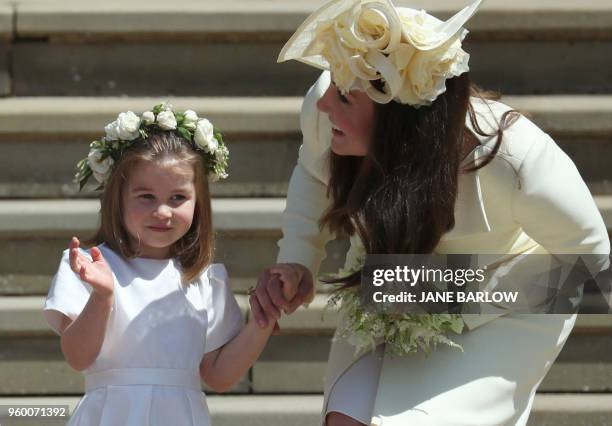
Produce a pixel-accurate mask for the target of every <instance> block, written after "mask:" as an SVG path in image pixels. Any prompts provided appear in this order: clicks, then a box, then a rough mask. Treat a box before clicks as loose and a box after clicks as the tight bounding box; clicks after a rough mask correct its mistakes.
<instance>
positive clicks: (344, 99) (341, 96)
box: [338, 90, 349, 104]
mask: <svg viewBox="0 0 612 426" xmlns="http://www.w3.org/2000/svg"><path fill="white" fill-rule="evenodd" d="M338 98H339V99H340V102H342V103H343V104H348V103H349V100H348V99H347V98H346V96H344V95H343V94H342V92H340V90H338Z"/></svg>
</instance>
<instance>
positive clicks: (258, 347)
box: [200, 319, 276, 392]
mask: <svg viewBox="0 0 612 426" xmlns="http://www.w3.org/2000/svg"><path fill="white" fill-rule="evenodd" d="M275 324H276V322H274V321H270V322H269V323H268V326H267V327H266V328H261V327H260V326H259V325H257V323H256V322H255V321H254V319H251V321H249V323H248V324H247V325H246V327H244V328H243V329H242V331H241V332H240V333H239V334H238V335H237V336H236V337H234V338H233V339H232V340H230V341H229V342H228V343H226V344H225V345H223V346H221V347H220V348H219V349H217V350H214V351H212V352H209V353H207V354H205V355H204V357H203V358H202V362H201V363H200V377H202V380H204V382H205V383H206V384H207V385H208V386H210V387H211V388H212V389H213V390H214V391H215V392H226V391H228V390H229V389H230V388H231V387H232V386H234V384H236V383H237V382H238V380H240V378H241V377H242V376H243V375H244V373H246V372H247V370H248V369H249V368H251V366H252V365H253V364H254V363H255V361H256V360H257V358H258V357H259V355H260V354H261V352H262V351H263V348H264V347H265V346H266V343H267V342H268V338H269V337H270V334H272V330H273V329H274V325H275Z"/></svg>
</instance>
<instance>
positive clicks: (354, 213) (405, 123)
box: [319, 73, 518, 286]
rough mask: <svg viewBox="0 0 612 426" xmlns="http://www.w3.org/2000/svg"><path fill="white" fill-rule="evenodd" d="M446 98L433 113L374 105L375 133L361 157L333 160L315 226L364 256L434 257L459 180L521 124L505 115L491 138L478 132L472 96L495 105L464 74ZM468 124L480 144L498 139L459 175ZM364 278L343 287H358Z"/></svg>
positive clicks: (450, 223) (450, 219)
mask: <svg viewBox="0 0 612 426" xmlns="http://www.w3.org/2000/svg"><path fill="white" fill-rule="evenodd" d="M446 88H447V90H446V92H445V93H444V94H442V95H440V96H439V97H438V98H437V99H436V100H435V101H434V102H433V103H432V104H431V105H430V106H426V107H420V108H414V107H411V106H409V105H402V104H399V103H397V102H390V103H388V104H377V105H376V113H375V114H376V117H375V118H376V127H375V129H374V137H373V141H372V143H371V145H370V147H369V150H368V153H367V154H366V156H365V157H351V156H340V155H336V154H334V153H333V152H331V154H330V172H331V174H330V176H331V177H330V181H329V186H328V197H330V198H331V200H332V203H331V206H330V207H329V208H328V210H327V211H325V212H324V214H323V215H322V217H321V219H320V221H319V225H320V227H321V228H323V227H328V228H329V230H330V231H331V232H333V233H335V234H337V235H352V234H354V233H355V232H357V234H358V235H359V237H360V239H361V241H362V243H363V245H364V247H365V250H366V253H368V254H392V253H410V254H427V253H432V252H433V250H434V249H435V247H436V246H437V245H438V243H439V241H440V238H441V237H442V235H444V234H445V233H446V232H448V231H450V230H451V229H452V228H453V227H454V225H455V215H454V210H455V202H456V199H457V190H458V179H459V173H469V172H472V171H475V170H477V169H479V168H481V167H484V166H486V165H487V164H488V163H489V162H490V161H491V160H492V159H493V158H494V157H495V155H496V153H497V152H498V150H499V146H500V144H501V142H502V137H503V132H504V130H505V129H506V128H508V127H509V126H510V125H511V124H512V123H513V122H514V121H515V120H516V118H517V117H518V113H517V112H516V111H514V110H512V111H508V112H506V113H505V114H504V115H503V116H502V117H501V119H500V122H499V123H498V128H497V130H496V131H495V132H494V133H486V132H485V131H484V130H483V129H482V128H481V126H480V125H479V124H478V120H477V117H476V112H475V111H474V108H473V106H472V104H471V102H470V96H474V97H477V98H480V99H481V100H485V99H496V98H499V96H497V95H496V94H494V93H491V92H484V91H482V90H480V89H479V88H478V87H476V86H473V85H472V84H471V83H470V79H469V75H468V73H465V74H463V75H461V76H459V77H455V78H452V79H449V80H447V82H446ZM468 116H469V119H470V121H471V124H472V127H473V129H474V131H475V132H476V133H477V134H478V135H480V136H487V137H493V136H497V140H496V143H495V145H494V147H493V149H492V152H491V154H489V155H488V156H487V157H486V158H485V159H484V161H480V162H479V164H478V165H476V164H472V165H470V166H469V167H466V168H465V169H463V170H460V165H461V160H462V159H461V154H462V152H463V147H464V145H466V144H467V140H468V138H472V139H473V138H474V136H473V135H471V132H470V130H469V129H468V128H467V126H466V124H465V123H466V117H468ZM360 277H361V271H357V272H355V273H354V274H353V275H351V276H350V277H348V278H344V279H342V280H326V282H332V283H333V282H335V283H337V282H344V283H345V286H352V285H356V284H359V281H360Z"/></svg>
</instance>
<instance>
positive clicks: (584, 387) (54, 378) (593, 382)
mask: <svg viewBox="0 0 612 426" xmlns="http://www.w3.org/2000/svg"><path fill="white" fill-rule="evenodd" d="M236 298H237V300H238V303H239V305H240V306H241V308H242V310H243V313H244V316H245V318H248V317H249V316H250V313H249V309H248V300H247V296H245V295H236ZM327 300H328V296H326V295H322V294H320V295H317V296H316V297H315V300H314V301H313V303H312V304H311V305H310V307H309V308H308V309H305V308H300V309H298V311H296V312H295V313H294V314H293V315H290V316H284V317H283V318H282V319H281V321H280V326H281V334H280V335H278V336H272V338H271V340H270V342H269V343H268V345H267V347H266V348H265V350H264V352H263V354H262V355H261V357H260V359H259V360H258V361H257V362H256V364H255V365H254V366H253V367H252V368H251V370H250V372H249V374H248V375H247V377H245V378H244V379H243V380H242V381H241V382H240V383H239V384H238V385H237V386H236V387H235V388H234V389H233V390H232V392H235V393H244V392H255V393H312V392H322V379H323V376H324V374H325V366H326V362H327V357H328V353H329V347H330V344H331V336H332V334H333V331H334V329H335V325H336V321H337V314H336V311H335V310H333V309H331V308H328V307H327ZM43 304H44V298H43V297H0V360H2V363H0V376H1V377H4V378H5V379H6V380H4V381H3V382H2V383H1V384H0V394H2V395H9V394H23V395H28V394H55V395H57V394H68V393H79V392H81V391H82V389H83V379H82V376H81V374H80V373H78V372H76V371H73V370H72V369H70V367H69V366H68V365H67V364H66V363H65V362H64V361H63V358H62V355H61V351H60V349H59V340H58V338H57V337H56V335H55V334H54V333H53V332H52V331H51V330H50V329H49V327H48V326H47V324H46V322H45V321H44V318H43V316H42V306H43ZM611 336H612V316H610V315H579V316H578V320H577V323H576V327H575V328H574V330H573V332H572V335H571V336H570V338H569V340H568V342H567V344H566V346H565V347H564V349H563V351H562V352H561V354H560V355H559V358H558V359H557V361H556V362H555V364H554V365H553V366H552V368H551V370H550V372H549V374H548V375H547V377H546V378H545V379H544V382H543V383H542V386H541V388H540V390H542V391H547V392H551V391H552V392H610V391H612V358H611V357H610V355H609V354H610V353H611V352H612V339H610V337H611Z"/></svg>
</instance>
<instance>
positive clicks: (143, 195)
mask: <svg viewBox="0 0 612 426" xmlns="http://www.w3.org/2000/svg"><path fill="white" fill-rule="evenodd" d="M138 198H142V199H145V200H153V199H155V196H154V195H153V194H140V195H139V196H138Z"/></svg>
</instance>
